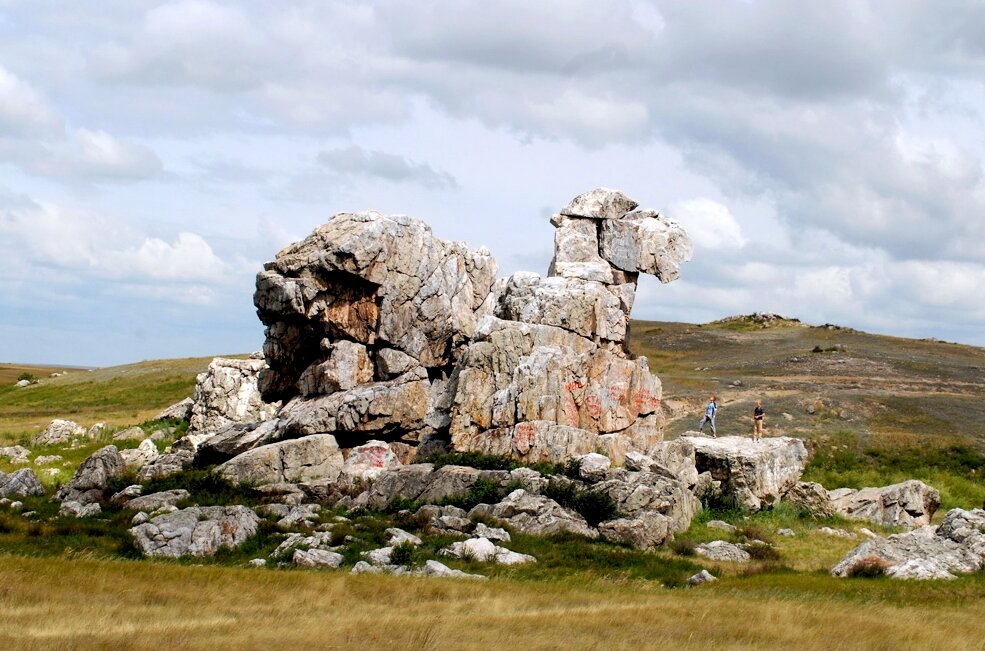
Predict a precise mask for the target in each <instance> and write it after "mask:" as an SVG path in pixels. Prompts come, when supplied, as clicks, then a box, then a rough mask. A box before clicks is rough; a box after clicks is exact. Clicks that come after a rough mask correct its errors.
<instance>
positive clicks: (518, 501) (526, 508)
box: [469, 488, 598, 538]
mask: <svg viewBox="0 0 985 651" xmlns="http://www.w3.org/2000/svg"><path fill="white" fill-rule="evenodd" d="M475 514H483V515H489V516H492V517H494V518H498V519H500V520H503V521H504V522H505V523H506V524H507V525H508V526H509V527H510V528H512V529H515V530H516V531H520V532H523V533H527V534H532V535H535V536H549V535H551V534H555V533H560V532H562V531H567V532H570V533H575V534H579V535H582V536H585V537H587V538H597V537H598V531H596V530H595V529H593V528H592V527H590V526H588V523H587V522H585V518H583V517H582V516H580V515H579V514H577V513H575V512H574V511H571V510H569V509H566V508H564V507H563V506H561V505H560V504H558V503H557V502H555V501H554V500H552V499H550V498H548V497H544V496H543V495H531V494H529V493H527V491H525V490H523V489H522V488H519V489H517V490H515V491H513V492H512V493H510V494H509V495H507V496H506V498H505V499H503V501H501V502H499V503H498V504H493V505H489V504H479V505H478V506H476V507H474V508H473V509H472V510H471V511H469V517H472V516H474V515H475Z"/></svg>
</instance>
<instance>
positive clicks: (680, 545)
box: [669, 538, 698, 556]
mask: <svg viewBox="0 0 985 651" xmlns="http://www.w3.org/2000/svg"><path fill="white" fill-rule="evenodd" d="M669 547H670V551H672V552H674V553H675V554H677V555H678V556H694V555H695V554H696V553H697V552H696V551H695V550H696V549H697V547H698V544H697V543H696V542H694V541H693V540H691V539H690V538H675V539H674V540H672V541H671V543H670V545H669Z"/></svg>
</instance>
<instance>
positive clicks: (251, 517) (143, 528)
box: [130, 506, 260, 558]
mask: <svg viewBox="0 0 985 651" xmlns="http://www.w3.org/2000/svg"><path fill="white" fill-rule="evenodd" d="M259 523H260V519H259V518H258V517H257V515H256V514H255V513H254V512H253V511H252V510H250V509H249V508H248V507H246V506H195V507H190V508H187V509H181V510H179V511H174V512H172V513H167V514H164V515H159V516H156V517H154V518H152V519H151V520H150V521H148V522H145V523H144V524H140V525H137V526H136V527H133V528H132V529H130V533H131V534H132V535H133V537H134V541H135V542H136V543H137V546H138V547H139V548H140V550H141V551H142V552H143V553H144V554H146V555H147V556H164V557H168V558H178V557H180V556H184V555H191V556H211V555H213V554H215V553H216V552H217V551H218V550H219V548H220V547H238V546H239V545H241V544H243V543H244V542H246V540H247V539H248V538H249V537H250V536H253V535H254V534H256V532H257V527H258V525H259Z"/></svg>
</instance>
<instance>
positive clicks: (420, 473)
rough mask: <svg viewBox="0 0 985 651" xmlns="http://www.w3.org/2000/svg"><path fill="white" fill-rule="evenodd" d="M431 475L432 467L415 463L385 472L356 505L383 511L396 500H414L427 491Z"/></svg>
mask: <svg viewBox="0 0 985 651" xmlns="http://www.w3.org/2000/svg"><path fill="white" fill-rule="evenodd" d="M433 473H434V466H433V465H431V464H430V463H415V464H411V465H407V466H401V467H399V468H394V469H393V470H388V471H385V472H383V473H381V474H380V475H379V476H378V477H377V478H376V481H374V482H373V485H372V486H371V487H370V488H369V489H368V490H367V491H365V492H364V493H362V494H361V495H359V497H358V498H356V502H357V505H360V506H367V507H369V508H371V509H384V508H386V506H387V505H388V504H390V503H391V502H392V501H394V500H396V499H398V498H404V499H408V500H416V499H417V498H418V497H419V496H420V495H421V493H423V492H424V491H425V490H426V489H427V487H428V484H429V482H430V480H431V475H432V474H433Z"/></svg>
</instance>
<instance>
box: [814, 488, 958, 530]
mask: <svg viewBox="0 0 985 651" xmlns="http://www.w3.org/2000/svg"><path fill="white" fill-rule="evenodd" d="M831 502H832V506H833V508H834V511H835V512H836V513H838V515H841V516H843V517H845V518H848V519H849V520H863V521H866V522H874V523H876V524H881V525H884V526H887V527H906V528H907V529H913V528H915V527H921V526H923V525H926V524H930V519H931V518H932V517H933V515H934V513H935V512H936V511H937V507H939V506H940V503H941V496H940V492H938V491H937V489H935V488H931V487H930V486H928V485H927V484H925V483H923V482H922V481H918V480H916V479H910V480H908V481H905V482H902V483H899V484H892V485H890V486H883V487H882V488H863V489H861V490H857V491H856V490H851V489H847V488H842V489H839V490H837V491H832V494H831Z"/></svg>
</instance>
